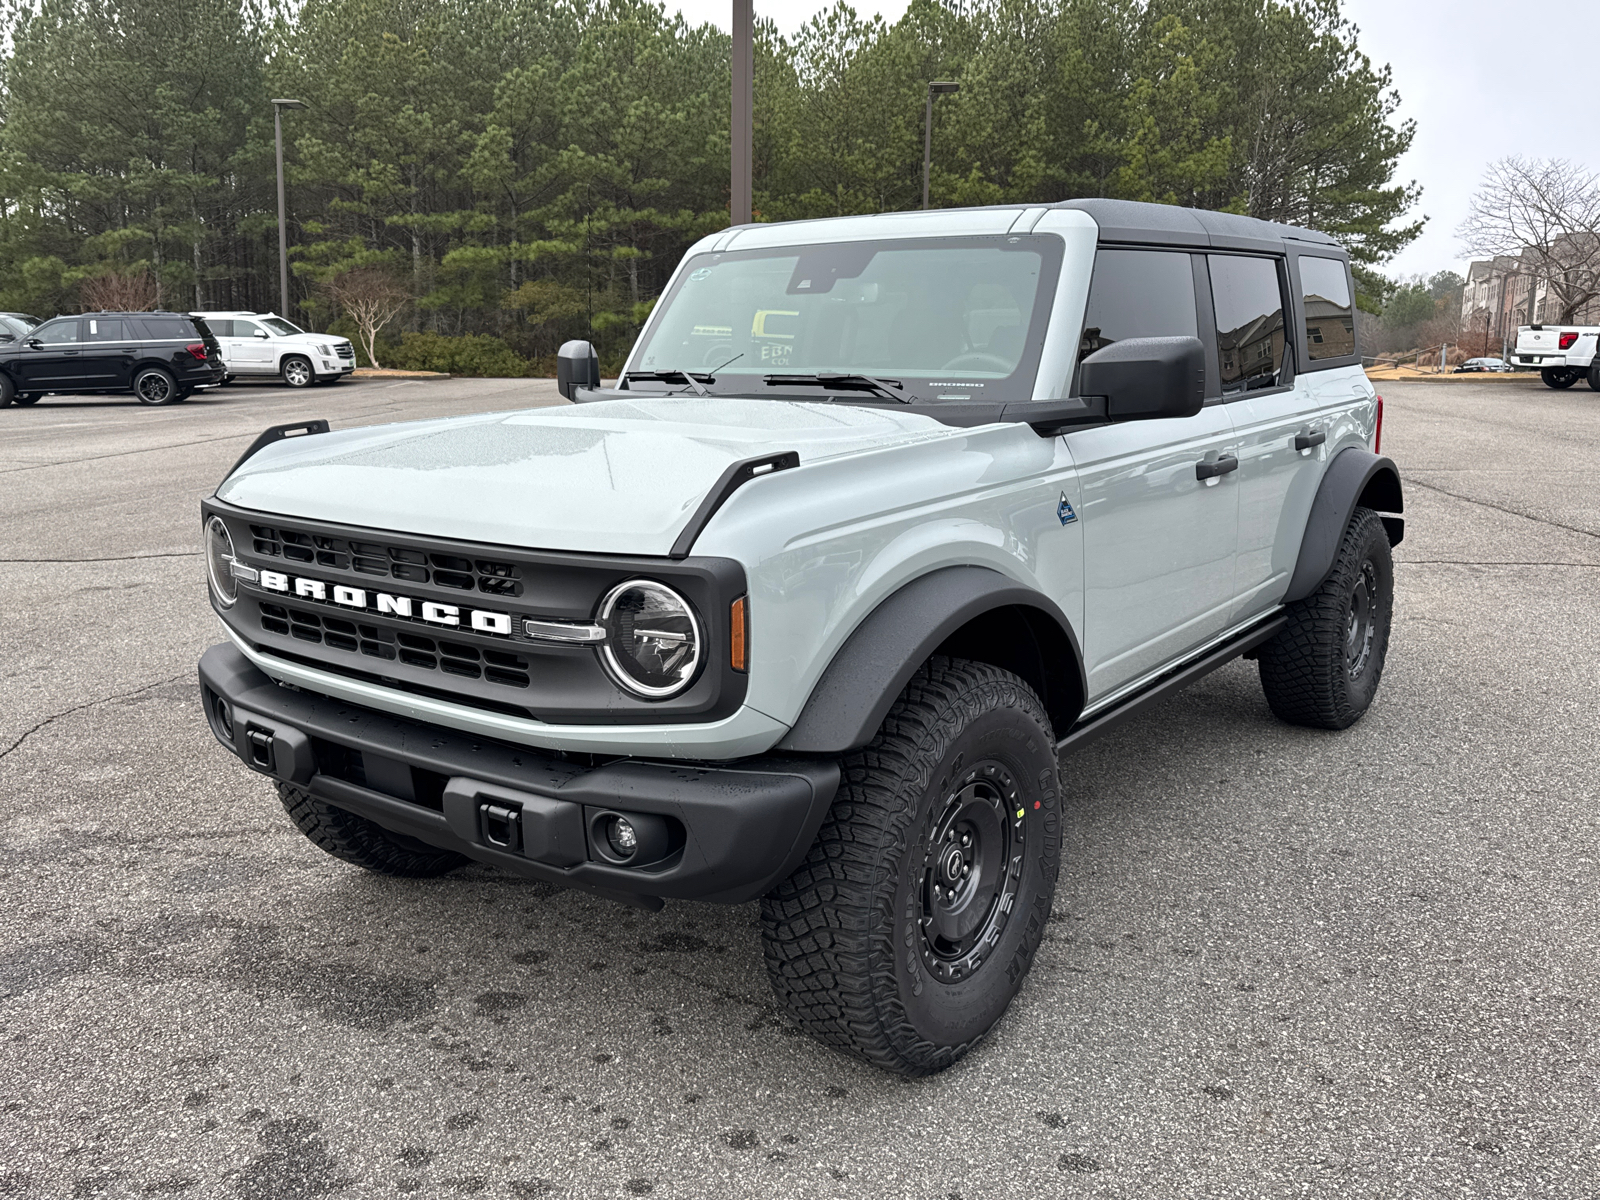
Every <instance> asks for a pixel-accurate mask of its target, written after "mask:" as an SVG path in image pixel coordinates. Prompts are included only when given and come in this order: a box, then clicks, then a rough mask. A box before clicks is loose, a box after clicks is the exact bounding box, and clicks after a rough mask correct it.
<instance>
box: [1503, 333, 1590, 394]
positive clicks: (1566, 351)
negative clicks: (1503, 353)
mask: <svg viewBox="0 0 1600 1200" xmlns="http://www.w3.org/2000/svg"><path fill="white" fill-rule="evenodd" d="M1596 342H1600V326H1596V325H1521V326H1518V328H1517V348H1516V350H1515V352H1514V353H1513V354H1512V355H1511V364H1512V366H1516V367H1536V368H1537V369H1538V371H1539V377H1540V378H1541V379H1543V380H1544V382H1545V386H1546V387H1553V388H1568V387H1571V386H1572V385H1573V384H1575V383H1577V382H1578V380H1580V379H1582V378H1584V377H1585V376H1587V377H1588V380H1589V386H1590V387H1591V388H1593V389H1594V390H1595V391H1597V392H1600V369H1597V368H1596V366H1595V344H1596Z"/></svg>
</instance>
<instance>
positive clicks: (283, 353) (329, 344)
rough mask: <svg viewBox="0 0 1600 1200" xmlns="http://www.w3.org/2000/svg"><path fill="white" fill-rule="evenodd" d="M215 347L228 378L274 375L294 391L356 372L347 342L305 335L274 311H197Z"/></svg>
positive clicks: (326, 335)
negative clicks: (215, 342)
mask: <svg viewBox="0 0 1600 1200" xmlns="http://www.w3.org/2000/svg"><path fill="white" fill-rule="evenodd" d="M192 315H194V316H197V317H204V318H205V322H206V324H207V325H208V326H209V327H210V329H211V331H212V333H214V334H216V337H217V343H218V344H219V345H220V346H221V347H222V361H223V363H224V364H225V365H226V366H227V368H228V378H229V379H236V378H239V377H241V376H250V375H277V376H281V377H282V379H283V381H284V382H285V383H287V384H288V385H289V386H290V387H293V388H303V387H310V386H311V385H312V384H314V383H336V382H338V381H339V380H340V379H343V378H344V377H345V376H346V375H348V374H350V372H351V371H354V370H355V369H356V352H355V347H353V346H352V345H351V344H350V342H349V341H348V340H347V339H345V338H341V337H333V336H331V335H329V334H326V333H307V332H306V331H305V330H304V329H301V328H300V327H299V326H298V325H295V324H294V323H293V322H291V321H286V320H284V319H283V318H282V317H280V316H277V315H276V314H274V313H253V312H199V313H194V314H192Z"/></svg>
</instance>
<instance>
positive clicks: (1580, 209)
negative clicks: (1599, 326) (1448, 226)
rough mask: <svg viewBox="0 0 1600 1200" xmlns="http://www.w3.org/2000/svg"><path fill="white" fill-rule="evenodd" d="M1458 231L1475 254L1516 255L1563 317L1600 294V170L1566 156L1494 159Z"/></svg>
mask: <svg viewBox="0 0 1600 1200" xmlns="http://www.w3.org/2000/svg"><path fill="white" fill-rule="evenodd" d="M1458 234H1459V236H1460V238H1461V239H1462V241H1464V242H1465V243H1466V244H1467V249H1468V250H1469V251H1471V252H1472V253H1474V254H1482V255H1487V256H1491V257H1493V256H1497V255H1519V256H1521V261H1522V262H1523V264H1524V265H1525V266H1526V267H1527V269H1528V271H1529V273H1530V274H1534V275H1537V276H1538V277H1539V278H1541V279H1543V280H1545V282H1546V285H1547V286H1548V288H1549V291H1550V294H1551V295H1552V296H1554V297H1555V299H1556V301H1557V303H1558V304H1559V305H1560V308H1561V315H1560V317H1559V318H1558V320H1559V321H1562V322H1565V321H1570V320H1572V319H1573V316H1574V315H1575V314H1576V313H1577V312H1578V311H1579V310H1580V309H1582V308H1583V307H1584V306H1585V305H1587V304H1588V303H1589V302H1590V301H1592V300H1594V299H1595V298H1596V297H1600V175H1597V174H1596V173H1595V172H1593V171H1588V170H1586V169H1584V168H1582V167H1579V166H1576V165H1574V164H1573V163H1570V162H1567V161H1566V160H1565V159H1559V158H1551V159H1537V158H1535V159H1525V158H1520V157H1517V156H1513V157H1511V158H1503V159H1501V160H1500V161H1499V162H1496V163H1492V164H1491V165H1490V167H1489V169H1488V171H1486V172H1485V173H1484V177H1483V183H1482V185H1481V186H1480V187H1479V188H1478V191H1477V193H1476V194H1475V195H1474V196H1473V197H1472V203H1471V207H1470V210H1469V213H1468V216H1467V219H1466V221H1464V222H1463V223H1462V225H1461V228H1460V230H1459V231H1458Z"/></svg>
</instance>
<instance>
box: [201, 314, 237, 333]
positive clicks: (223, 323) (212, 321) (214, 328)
mask: <svg viewBox="0 0 1600 1200" xmlns="http://www.w3.org/2000/svg"><path fill="white" fill-rule="evenodd" d="M206 328H207V329H209V330H211V334H212V336H213V337H232V336H233V322H232V321H229V320H227V319H226V318H225V317H207V318H206Z"/></svg>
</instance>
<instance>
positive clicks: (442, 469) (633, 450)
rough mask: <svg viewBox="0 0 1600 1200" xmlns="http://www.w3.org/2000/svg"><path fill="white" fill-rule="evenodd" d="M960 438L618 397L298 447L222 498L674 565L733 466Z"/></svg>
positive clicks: (768, 411) (788, 413)
mask: <svg viewBox="0 0 1600 1200" xmlns="http://www.w3.org/2000/svg"><path fill="white" fill-rule="evenodd" d="M961 432H964V431H961V430H956V429H952V428H950V427H949V426H946V425H942V424H940V423H939V422H937V421H935V420H933V419H932V418H931V417H925V416H919V415H917V414H914V413H903V412H896V411H894V410H892V409H880V408H858V407H855V406H852V405H845V404H832V403H827V402H810V403H808V402H790V401H783V400H740V399H734V398H725V397H720V396H711V397H704V398H701V397H682V398H680V397H676V396H673V397H652V398H647V399H639V400H604V401H599V402H596V403H593V404H582V405H559V406H554V407H551V408H542V409H532V410H527V411H522V412H511V413H486V414H483V415H480V416H472V417H452V418H447V419H444V420H436V421H416V422H409V423H406V424H403V425H378V426H371V427H368V428H365V429H351V430H346V431H341V432H335V433H327V434H318V435H314V436H307V437H296V438H289V439H286V440H283V441H279V442H275V443H273V444H272V445H270V446H268V447H266V448H265V449H263V450H261V451H259V452H258V453H257V454H256V455H254V456H253V457H252V458H251V459H250V460H249V461H248V462H247V463H245V464H244V465H243V466H241V467H240V468H239V469H238V470H237V471H235V472H234V473H233V474H232V475H230V476H229V477H228V478H227V479H226V480H225V481H224V482H223V484H222V486H221V487H220V488H218V489H217V497H218V499H220V500H222V501H224V502H226V503H228V504H233V505H237V506H238V507H240V508H245V509H252V510H255V511H259V512H267V513H276V514H279V515H282V516H288V517H301V518H304V519H307V520H311V521H327V522H338V523H341V524H346V525H356V526H361V527H363V528H368V529H386V530H390V531H393V532H404V533H415V534H421V535H425V536H434V537H441V538H456V539H459V540H462V541H472V542H487V543H492V544H498V545H506V546H518V547H526V548H531V549H546V550H577V551H592V552H597V553H614V554H617V553H620V554H643V555H659V554H666V553H668V552H669V551H670V550H671V548H672V543H673V541H674V540H675V539H676V538H677V536H678V534H679V533H680V532H682V530H683V528H684V527H685V526H686V525H687V524H688V523H689V521H690V519H691V518H692V517H693V515H694V512H695V510H696V508H697V507H698V506H699V504H700V502H701V500H702V499H704V497H705V496H706V494H707V493H708V492H709V491H710V490H711V489H712V488H713V487H714V485H715V484H716V482H717V480H718V479H719V478H721V476H722V474H723V472H724V471H725V470H727V468H728V467H729V466H730V465H731V464H733V463H736V462H740V461H742V460H744V459H747V458H756V457H760V456H763V455H767V454H778V453H782V452H783V451H785V450H795V451H798V452H799V455H800V464H801V465H800V469H801V470H804V469H805V466H806V464H808V463H812V462H817V461H819V460H822V459H828V458H836V457H838V456H840V455H845V454H857V453H861V452H864V451H868V450H879V449H884V448H886V447H890V446H895V445H904V444H908V443H911V442H918V441H928V440H934V439H938V438H943V437H949V436H951V435H953V434H958V433H961ZM760 485H761V480H759V479H757V480H754V481H752V482H751V483H749V484H746V485H745V486H747V487H759V486H760Z"/></svg>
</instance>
